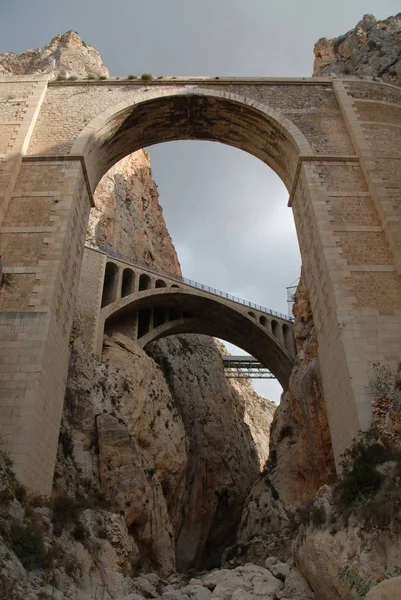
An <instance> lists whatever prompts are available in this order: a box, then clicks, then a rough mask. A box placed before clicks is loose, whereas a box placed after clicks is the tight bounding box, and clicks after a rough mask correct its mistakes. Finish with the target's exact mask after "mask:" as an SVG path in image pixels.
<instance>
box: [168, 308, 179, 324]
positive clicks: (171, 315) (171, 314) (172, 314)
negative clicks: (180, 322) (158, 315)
mask: <svg viewBox="0 0 401 600" xmlns="http://www.w3.org/2000/svg"><path fill="white" fill-rule="evenodd" d="M180 317H181V313H180V311H179V310H177V309H176V308H170V309H169V311H168V320H169V321H176V320H177V319H179V318H180Z"/></svg>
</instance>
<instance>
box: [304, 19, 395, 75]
mask: <svg viewBox="0 0 401 600" xmlns="http://www.w3.org/2000/svg"><path fill="white" fill-rule="evenodd" d="M314 54H315V62H314V65H313V75H314V77H327V76H332V75H334V76H337V77H341V78H347V77H360V78H362V79H363V78H371V79H374V80H378V81H380V80H382V81H385V82H387V83H392V84H395V85H400V84H401V13H398V14H397V15H396V16H395V17H388V18H387V19H384V20H383V21H378V20H377V19H375V17H374V16H373V15H364V16H363V18H362V19H361V20H360V21H359V23H357V24H356V26H355V27H354V29H351V30H350V31H348V32H347V33H345V34H344V35H340V36H338V37H336V38H334V39H331V40H329V39H327V38H321V39H320V40H319V41H318V42H316V44H315V48H314Z"/></svg>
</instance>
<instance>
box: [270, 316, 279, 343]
mask: <svg viewBox="0 0 401 600" xmlns="http://www.w3.org/2000/svg"><path fill="white" fill-rule="evenodd" d="M272 334H273V335H274V337H275V338H277V339H279V338H280V326H279V324H278V323H277V321H275V320H274V319H273V321H272Z"/></svg>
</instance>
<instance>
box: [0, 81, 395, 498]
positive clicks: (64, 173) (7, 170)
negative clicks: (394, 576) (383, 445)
mask: <svg viewBox="0 0 401 600" xmlns="http://www.w3.org/2000/svg"><path fill="white" fill-rule="evenodd" d="M400 131H401V90H400V89H399V88H396V87H394V86H391V85H388V84H381V83H380V84H379V83H374V82H368V81H360V80H353V79H349V80H346V81H341V80H337V79H333V80H332V79H324V78H321V79H319V78H317V79H307V78H301V79H270V78H261V79H252V78H250V79H246V78H245V79H239V78H184V79H169V78H163V79H161V80H156V81H141V80H121V79H109V80H106V81H98V80H97V81H88V80H85V81H80V80H78V81H62V82H57V81H49V80H48V78H47V77H46V76H31V75H27V76H14V77H12V76H0V227H1V232H0V233H1V237H0V254H1V256H2V260H3V263H4V273H5V274H6V275H7V277H6V278H5V280H4V284H3V285H2V286H1V287H0V436H1V440H2V443H3V446H4V447H5V449H7V450H8V451H9V452H10V455H11V457H12V459H13V461H14V464H15V470H16V473H17V476H18V477H19V478H20V479H21V481H22V482H23V483H25V484H26V485H27V486H28V487H29V488H30V489H32V490H35V491H37V492H39V493H48V492H49V491H50V490H51V485H52V478H53V470H54V465H55V457H56V449H57V440H58V434H59V427H60V419H61V413H62V406H63V398H64V391H65V385H66V378H67V371H68V340H69V335H70V330H71V324H72V318H73V313H74V309H75V305H76V301H77V296H78V284H79V273H80V271H81V264H82V258H83V255H84V244H85V233H86V228H87V222H88V215H89V210H90V206H91V205H93V192H94V190H95V188H96V185H97V183H98V181H99V180H100V178H101V177H102V176H103V175H104V174H105V173H106V172H107V170H108V169H109V168H110V167H111V166H112V165H113V164H115V163H116V162H117V161H118V160H120V159H121V158H123V157H124V156H126V155H127V154H129V153H131V152H134V151H135V150H137V149H139V148H143V147H147V146H150V145H152V144H156V143H160V142H167V141H170V140H183V139H201V140H209V141H216V142H221V143H224V144H229V145H231V146H235V147H236V148H240V149H242V150H244V151H246V152H249V153H250V154H253V155H254V156H255V157H257V158H259V159H260V160H262V161H263V162H264V163H266V164H267V165H268V166H269V167H271V168H272V169H273V170H274V171H275V172H276V173H277V174H278V176H279V177H280V178H281V179H282V181H283V182H284V184H285V186H286V187H287V190H288V193H289V205H290V206H291V208H292V213H293V216H294V220H295V225H296V230H297V236H298V240H299V245H300V251H301V256H302V262H303V269H304V274H305V281H306V285H307V288H308V291H309V296H310V301H311V307H312V311H313V317H314V323H315V327H316V333H317V339H318V354H319V363H320V368H321V374H322V382H323V390H324V396H325V401H326V409H327V416H328V421H329V427H330V433H331V440H332V444H333V451H334V456H335V458H336V460H337V464H338V463H339V458H340V454H341V452H342V451H343V450H344V449H345V448H346V447H347V446H348V445H349V444H350V443H351V441H352V439H353V438H354V437H355V436H356V435H357V433H358V431H359V430H361V429H366V428H368V427H369V425H370V423H371V398H370V396H369V394H368V393H367V390H366V386H367V384H368V382H369V378H370V376H371V373H372V369H373V364H374V363H386V364H388V365H394V366H395V365H396V363H397V362H398V361H399V359H400V351H401V277H400V275H401V202H400V198H401V136H400ZM270 226H271V224H270V223H266V235H268V233H269V227H270ZM259 276H263V274H262V273H261V274H259ZM265 276H266V277H268V273H266V275H265Z"/></svg>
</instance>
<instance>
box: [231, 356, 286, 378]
mask: <svg viewBox="0 0 401 600" xmlns="http://www.w3.org/2000/svg"><path fill="white" fill-rule="evenodd" d="M222 358H223V367H224V373H225V376H226V377H228V378H229V379H249V378H250V379H276V377H275V376H274V375H273V373H271V372H270V371H269V369H268V368H267V367H265V366H264V365H262V363H261V362H259V361H258V359H257V358H254V357H253V356H231V355H229V356H223V357H222Z"/></svg>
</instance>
